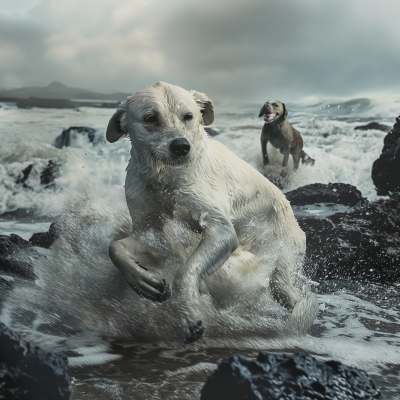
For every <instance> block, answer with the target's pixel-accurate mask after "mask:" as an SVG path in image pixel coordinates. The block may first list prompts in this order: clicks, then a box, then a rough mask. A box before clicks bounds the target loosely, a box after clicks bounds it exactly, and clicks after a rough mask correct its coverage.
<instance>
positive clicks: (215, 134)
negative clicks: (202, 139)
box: [204, 128, 219, 136]
mask: <svg viewBox="0 0 400 400" xmlns="http://www.w3.org/2000/svg"><path fill="white" fill-rule="evenodd" d="M204 130H205V131H206V132H207V133H208V136H217V135H219V132H218V131H217V130H215V129H212V128H204Z"/></svg>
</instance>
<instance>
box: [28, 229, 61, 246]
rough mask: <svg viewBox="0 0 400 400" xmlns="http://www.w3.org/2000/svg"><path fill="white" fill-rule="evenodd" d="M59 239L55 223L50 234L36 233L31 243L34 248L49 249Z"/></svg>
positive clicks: (30, 240)
mask: <svg viewBox="0 0 400 400" xmlns="http://www.w3.org/2000/svg"><path fill="white" fill-rule="evenodd" d="M57 237H58V231H57V227H56V225H55V223H54V222H53V223H52V224H51V225H50V228H49V231H48V232H38V233H34V234H33V235H32V236H31V238H30V239H29V243H30V244H32V245H33V246H38V247H44V248H46V249H48V248H49V247H50V246H51V245H52V244H53V243H54V241H55V240H56V239H57Z"/></svg>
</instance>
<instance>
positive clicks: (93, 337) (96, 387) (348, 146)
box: [0, 98, 400, 399]
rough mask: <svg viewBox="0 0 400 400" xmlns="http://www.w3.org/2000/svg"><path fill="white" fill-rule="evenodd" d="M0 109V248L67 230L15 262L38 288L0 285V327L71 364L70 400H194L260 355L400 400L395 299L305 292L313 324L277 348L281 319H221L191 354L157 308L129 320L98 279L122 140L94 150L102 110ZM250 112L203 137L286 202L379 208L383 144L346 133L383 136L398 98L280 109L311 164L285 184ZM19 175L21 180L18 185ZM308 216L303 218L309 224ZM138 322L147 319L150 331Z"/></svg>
mask: <svg viewBox="0 0 400 400" xmlns="http://www.w3.org/2000/svg"><path fill="white" fill-rule="evenodd" d="M0 105H1V107H0V234H7V235H8V234H10V233H16V234H19V235H20V236H22V237H23V238H25V239H28V238H29V237H30V236H31V235H32V233H33V232H39V231H46V230H47V229H48V227H49V225H50V223H51V222H52V221H54V220H55V219H57V218H64V222H65V223H66V226H67V227H68V229H69V230H70V231H69V236H68V237H69V239H68V240H64V241H63V240H60V241H58V242H56V243H55V245H54V246H53V248H52V249H50V250H46V249H40V248H34V249H30V250H29V251H27V252H25V253H24V254H22V255H20V257H21V259H25V260H26V259H28V260H29V261H30V263H32V264H33V265H34V267H35V272H36V274H37V275H38V279H37V280H36V281H35V282H33V281H32V282H26V281H24V280H23V279H20V278H18V277H15V276H13V277H10V276H7V275H5V274H1V276H0V307H1V309H0V321H2V322H4V323H6V324H7V325H8V326H10V327H12V328H14V329H15V330H16V331H18V332H20V333H22V334H23V336H24V337H25V338H26V339H28V340H31V341H32V342H34V343H36V344H38V345H40V346H42V347H43V348H46V349H49V350H54V351H58V352H61V353H64V354H66V355H67V356H68V359H69V373H70V375H71V376H72V377H73V381H74V387H75V397H74V398H76V399H130V398H135V399H174V398H176V399H185V398H187V399H193V398H199V393H200V388H201V386H202V384H203V382H204V381H205V379H206V377H207V376H208V375H209V374H210V373H211V372H212V371H213V370H214V369H215V367H216V365H217V364H218V362H219V361H220V360H221V359H222V358H223V357H226V356H229V355H231V354H235V353H241V354H244V355H247V356H248V357H253V358H254V357H255V356H256V355H257V353H258V352H259V351H270V352H287V353H293V352H307V353H309V354H312V355H314V356H315V357H317V358H318V359H320V360H328V359H335V360H339V361H341V362H343V363H346V364H348V365H352V366H355V367H358V368H362V369H364V370H366V371H367V372H368V373H369V374H370V375H371V376H372V378H373V379H374V381H375V382H376V383H377V385H378V386H379V387H380V388H381V389H382V391H383V393H385V394H386V395H387V396H388V397H389V398H392V399H396V398H398V399H400V376H399V375H400V342H399V339H400V315H399V312H400V309H399V294H398V291H399V286H391V287H382V286H379V285H374V284H366V283H359V282H350V281H347V280H342V281H328V282H323V281H320V282H315V285H314V291H315V292H316V293H317V296H318V302H319V313H318V317H317V319H316V320H315V323H314V325H313V327H312V328H311V330H310V332H309V333H308V334H307V335H306V336H296V335H294V334H290V332H284V333H283V332H282V331H281V334H277V331H276V330H275V331H274V324H276V325H279V318H277V319H276V320H274V319H273V318H271V317H268V318H267V317H265V318H263V317H260V316H259V315H257V316H256V314H254V315H253V314H251V313H250V314H249V318H243V316H241V315H240V312H239V311H240V310H235V309H234V308H232V309H228V310H223V311H221V313H220V315H218V316H217V318H216V320H215V321H216V322H215V323H214V325H213V324H209V326H208V327H207V330H206V333H205V335H204V337H203V338H202V339H201V340H200V341H198V342H195V343H193V344H191V345H182V344H181V343H179V342H177V341H174V340H166V339H165V338H166V337H168V332H169V329H172V326H173V325H174V321H173V318H174V316H173V315H171V314H170V313H169V312H168V307H165V308H166V310H161V311H156V309H157V310H158V309H159V308H160V306H158V305H155V306H153V305H152V304H150V305H148V304H147V303H149V302H147V301H146V300H143V301H142V302H143V303H146V304H145V305H142V304H141V305H140V306H139V308H137V309H135V308H134V307H133V308H132V307H131V304H132V296H134V294H133V293H131V289H130V288H129V287H127V285H125V287H124V289H123V290H122V291H116V290H113V289H111V288H114V287H120V286H118V285H122V286H123V285H124V282H123V278H121V277H120V276H119V275H118V274H114V275H112V279H111V281H110V276H109V275H107V274H106V272H107V270H108V269H109V268H114V267H113V266H112V264H111V265H110V261H109V259H108V254H107V253H108V249H107V247H108V244H109V242H110V238H111V237H112V233H113V230H115V227H116V226H118V224H123V223H124V221H123V218H122V217H120V216H121V215H125V214H126V205H125V204H124V195H123V184H124V179H125V168H126V165H127V162H128V158H129V149H130V143H129V141H128V140H122V141H120V142H117V143H114V144H109V143H107V142H106V140H105V129H106V126H107V123H108V120H109V118H110V117H111V115H112V114H113V110H110V109H102V108H89V107H82V108H80V109H78V110H69V109H38V108H33V109H18V108H16V107H15V105H13V104H12V103H1V104H0ZM261 106H262V104H250V103H233V102H232V103H230V102H226V101H217V102H215V110H216V117H215V122H214V124H213V126H212V128H213V129H215V130H216V131H217V132H218V133H219V134H218V135H217V136H215V137H214V138H213V140H218V141H220V142H222V143H223V144H224V145H226V146H227V147H228V148H229V149H230V150H232V151H233V152H235V153H236V154H237V155H239V156H240V157H241V158H243V159H244V160H245V161H247V162H249V163H250V164H251V165H252V166H254V167H255V168H256V169H258V170H259V171H260V172H262V173H263V174H265V175H266V176H267V177H268V178H269V179H271V180H272V181H274V182H277V183H278V184H279V185H280V186H281V188H282V190H283V191H284V192H287V191H289V190H293V189H296V188H297V187H300V186H304V185H306V184H310V183H317V182H318V183H330V182H343V183H349V184H352V185H354V186H356V187H357V188H358V189H359V190H360V191H361V192H362V194H363V196H365V197H367V198H368V199H369V200H371V201H373V200H376V199H377V198H378V197H377V195H376V192H375V189H374V186H373V182H372V180H371V168H372V164H373V162H374V160H375V159H377V158H378V157H379V155H380V153H381V150H382V147H383V138H384V137H385V135H386V132H382V131H379V130H368V131H361V130H355V129H354V128H355V127H356V126H358V125H364V124H366V123H369V122H371V121H375V122H379V123H381V124H384V125H387V126H389V127H391V126H393V124H394V122H395V117H397V116H398V115H399V114H400V98H390V99H371V98H361V99H348V100H342V101H339V100H319V101H317V100H307V101H303V102H298V103H292V104H291V103H287V104H286V107H287V109H288V111H289V115H288V119H289V121H290V122H291V124H292V125H293V126H294V127H295V128H296V129H298V130H299V131H300V132H301V134H302V136H303V139H304V150H305V151H306V153H307V154H308V155H309V156H311V157H312V158H314V159H315V160H316V163H315V166H314V167H312V166H308V165H300V168H299V170H298V171H297V172H296V173H293V172H291V171H292V169H291V167H292V162H291V160H290V162H289V169H288V170H289V172H288V174H287V175H286V176H285V177H284V178H283V179H282V178H281V176H280V173H281V167H280V164H281V162H282V157H283V156H282V155H281V154H280V153H279V152H278V151H277V150H276V149H273V148H271V147H268V153H269V155H270V165H269V166H267V167H264V166H263V165H262V157H261V146H260V133H261V129H262V125H263V121H262V118H258V113H259V110H260V108H261ZM70 126H88V127H92V128H94V129H96V140H95V143H90V142H89V141H88V140H87V139H86V138H85V137H84V136H77V137H76V138H75V139H74V140H73V141H72V143H71V146H70V147H64V148H63V149H57V148H55V147H54V140H55V138H56V137H57V136H58V135H59V134H60V133H61V131H62V130H63V129H66V128H69V127H70ZM50 160H51V161H52V162H53V163H54V165H55V167H54V176H55V179H54V183H53V184H51V185H49V186H48V187H46V185H43V184H40V174H41V171H43V169H44V168H45V167H46V166H47V165H48V163H49V161H50ZM30 165H33V166H32V170H31V172H30V174H29V177H28V178H27V179H26V180H25V181H24V182H21V176H22V175H23V171H24V170H25V169H26V168H27V167H28V166H30ZM18 179H19V183H17V182H18ZM93 193H95V194H96V195H95V196H92V197H91V195H90V194H93ZM79 201H81V202H83V203H84V204H85V207H86V209H88V208H89V209H91V211H92V212H91V214H90V217H89V216H87V215H84V216H82V215H80V216H79V218H78V219H79V221H81V220H82V218H83V219H84V220H85V221H86V225H85V227H84V228H82V227H80V226H78V225H77V224H76V223H75V220H76V218H77V217H76V215H74V214H73V213H72V214H71V215H70V216H68V213H66V212H65V210H66V209H70V208H68V207H69V205H70V204H76V202H79ZM71 202H72V203H71ZM83 203H82V204H83ZM310 208H311V209H310V210H304V209H302V210H301V212H303V213H304V212H309V213H313V210H312V207H310ZM314 215H315V213H314ZM67 216H68V217H67ZM74 218H75V219H74ZM78 230H79V231H78ZM120 280H121V281H120ZM152 307H153V308H152ZM146 313H147V314H146ZM149 313H150V314H152V315H154V316H155V317H154V318H153V319H151V320H149V319H148V317H146V315H148V314H149ZM218 324H219V325H220V326H221V327H222V326H223V329H222V328H219V327H218ZM278 331H279V330H278Z"/></svg>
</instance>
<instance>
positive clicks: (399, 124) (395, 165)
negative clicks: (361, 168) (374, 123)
mask: <svg viewBox="0 0 400 400" xmlns="http://www.w3.org/2000/svg"><path fill="white" fill-rule="evenodd" d="M371 176H372V180H373V182H374V184H375V187H376V190H377V193H378V195H379V196H387V195H392V193H400V117H398V118H396V123H395V125H394V127H393V129H392V131H391V132H389V133H388V134H387V135H386V137H385V139H384V140H383V149H382V154H381V155H380V157H379V158H378V159H377V160H376V161H375V162H374V164H373V166H372V174H371Z"/></svg>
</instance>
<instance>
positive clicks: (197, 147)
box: [107, 82, 316, 342]
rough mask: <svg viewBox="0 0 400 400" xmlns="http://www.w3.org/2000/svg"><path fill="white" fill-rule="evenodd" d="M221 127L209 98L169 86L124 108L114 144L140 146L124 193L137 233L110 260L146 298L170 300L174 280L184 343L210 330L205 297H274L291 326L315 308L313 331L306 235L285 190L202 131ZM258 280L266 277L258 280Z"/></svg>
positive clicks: (111, 127) (114, 121)
mask: <svg viewBox="0 0 400 400" xmlns="http://www.w3.org/2000/svg"><path fill="white" fill-rule="evenodd" d="M213 120H214V108H213V104H212V102H211V100H210V99H209V98H208V97H207V96H206V95H205V94H203V93H198V92H196V91H191V92H188V91H186V90H184V89H182V88H180V87H177V86H173V85H169V84H167V83H163V82H158V83H157V84H156V85H154V86H151V87H148V88H146V89H143V90H141V91H139V92H137V93H136V94H134V95H132V96H130V97H128V98H127V100H126V101H125V102H124V103H122V104H121V105H120V107H119V108H118V110H117V111H116V113H115V114H114V115H113V117H112V118H111V120H110V122H109V124H108V127H107V139H108V141H109V142H111V143H112V142H115V141H117V140H118V139H120V138H121V137H124V136H129V138H130V140H131V142H132V150H131V159H130V161H129V164H128V167H127V174H126V181H125V194H126V201H127V204H128V208H129V212H130V214H131V218H132V224H133V229H132V234H131V235H130V236H128V237H127V238H125V239H122V240H118V241H116V242H114V243H112V244H111V246H110V257H111V260H112V261H113V263H114V264H115V265H116V266H117V267H118V269H119V270H120V271H121V272H122V274H123V275H124V276H125V278H126V280H127V281H128V283H129V285H130V286H131V287H132V288H133V289H134V290H135V291H136V292H137V293H138V294H140V295H142V296H144V297H145V298H147V299H150V300H153V301H159V302H162V301H165V300H167V299H168V298H169V297H170V296H171V291H170V289H169V285H168V284H167V281H169V282H170V283H172V281H173V283H172V301H174V302H176V304H178V305H179V309H180V312H181V317H182V320H183V321H184V324H185V326H186V327H185V328H184V329H185V332H184V340H185V342H192V341H194V340H197V339H198V338H199V337H200V336H201V335H202V333H203V331H204V326H203V324H202V321H201V320H200V316H201V307H200V303H201V301H202V300H201V294H202V293H205V294H206V293H208V294H209V295H210V297H211V298H212V299H213V300H215V301H216V302H224V301H228V299H234V298H236V299H237V298H238V296H239V298H240V296H244V297H246V298H253V299H254V300H257V299H259V296H260V295H261V294H262V293H265V292H268V293H269V294H270V296H271V297H272V298H273V299H274V300H276V301H277V302H278V303H279V304H280V305H281V306H282V307H284V308H286V309H288V310H289V311H291V312H292V318H293V319H296V318H297V319H299V320H300V319H301V318H302V316H301V315H303V314H304V313H305V312H306V310H305V308H308V309H310V307H311V308H312V310H311V312H308V315H311V318H310V317H308V322H307V323H306V325H309V324H310V323H312V320H313V319H314V316H315V304H316V301H315V297H314V295H312V294H311V293H310V292H308V291H304V285H303V291H302V290H300V289H299V287H300V286H301V284H300V281H301V271H302V261H303V258H304V254H305V248H306V238H305V235H304V233H303V231H302V230H301V229H300V228H299V226H298V224H297V221H296V219H295V217H294V215H293V212H292V209H291V207H290V204H289V202H288V201H287V200H286V198H285V196H284V195H283V194H282V193H281V192H280V190H279V189H277V188H276V187H275V186H274V185H273V184H272V183H270V182H269V181H268V180H267V179H266V178H265V177H264V176H263V175H261V174H260V173H259V172H258V171H256V170H255V169H254V168H253V167H251V166H250V165H249V164H247V163H246V162H244V161H243V160H241V159H240V158H239V157H237V156H236V155H235V154H233V153H232V152H231V151H229V150H228V149H227V148H226V147H224V146H223V145H222V144H220V143H219V142H217V141H215V140H212V139H209V138H208V136H207V134H206V132H205V130H204V128H203V125H209V124H211V123H212V122H213ZM256 273H257V274H258V276H260V274H261V276H262V277H263V279H261V280H260V279H256V282H254V274H256ZM252 278H253V280H252ZM306 313H307V312H306ZM299 324H300V322H299Z"/></svg>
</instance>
